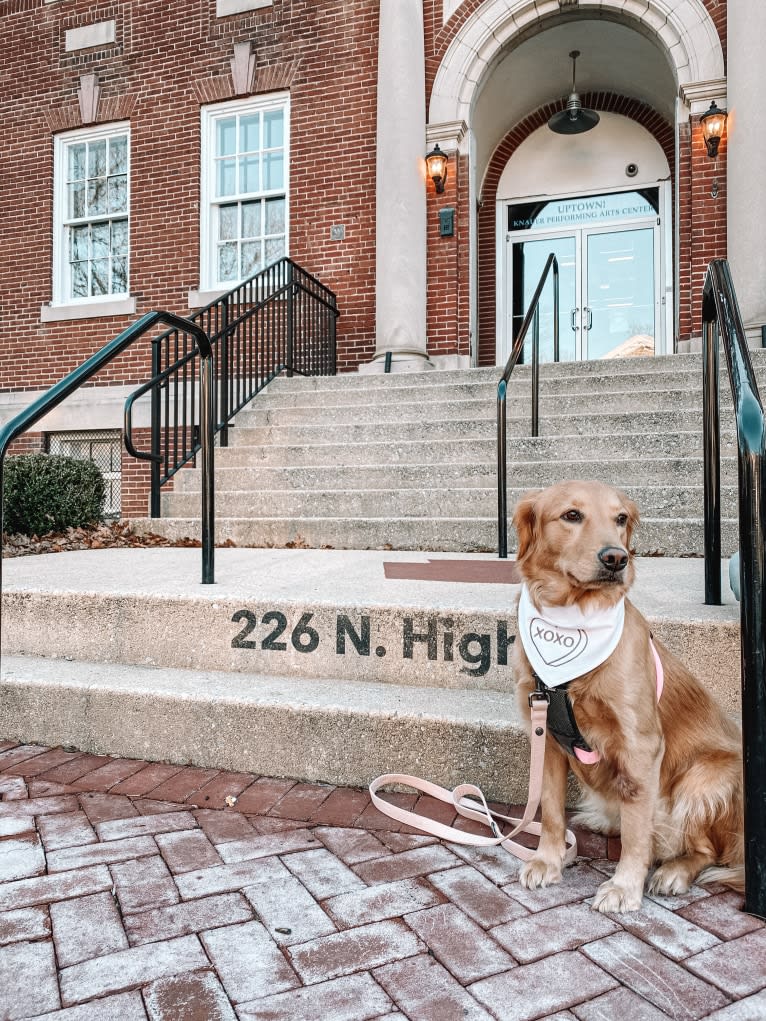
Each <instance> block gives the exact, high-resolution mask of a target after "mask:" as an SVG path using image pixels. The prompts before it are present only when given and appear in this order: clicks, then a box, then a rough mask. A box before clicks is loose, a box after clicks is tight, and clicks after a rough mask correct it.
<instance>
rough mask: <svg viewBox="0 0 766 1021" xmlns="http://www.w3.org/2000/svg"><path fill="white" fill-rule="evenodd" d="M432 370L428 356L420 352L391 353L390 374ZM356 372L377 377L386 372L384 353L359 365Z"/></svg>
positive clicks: (432, 365) (432, 366) (431, 363)
mask: <svg viewBox="0 0 766 1021" xmlns="http://www.w3.org/2000/svg"><path fill="white" fill-rule="evenodd" d="M433 368H434V364H433V362H431V361H429V358H428V355H427V354H425V353H424V352H422V351H406V350H405V351H391V372H392V373H394V372H426V371H428V370H430V369H433ZM357 371H358V372H361V373H363V374H365V375H378V374H380V373H384V372H385V371H386V352H385V351H383V352H381V353H380V354H376V355H375V357H374V358H373V359H372V361H371V362H366V363H365V364H364V365H360V366H359V368H358V370H357Z"/></svg>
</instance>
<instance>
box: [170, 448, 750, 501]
mask: <svg viewBox="0 0 766 1021" xmlns="http://www.w3.org/2000/svg"><path fill="white" fill-rule="evenodd" d="M225 456H226V452H225V451H218V452H217V465H216V470H215V474H216V488H217V490H218V491H219V492H223V491H224V490H237V489H247V490H251V491H253V492H262V491H270V490H279V489H293V490H320V489H322V490H328V489H353V488H359V489H380V488H383V489H396V490H401V489H441V488H458V489H466V488H469V487H472V486H477V487H480V488H481V487H493V486H496V484H497V466H496V464H495V462H494V461H492V462H487V463H486V464H411V465H410V464H389V465H334V464H333V465H305V466H303V467H291V466H281V465H279V466H267V467H257V468H248V467H231V468H229V467H222V466H221V460H223V459H224V458H225ZM702 475H703V465H702V459H701V458H694V457H686V458H684V457H664V458H625V459H622V460H612V461H603V460H602V461H582V460H578V461H558V462H550V461H544V462H540V461H522V462H519V461H509V463H508V474H507V477H508V484H509V485H512V486H518V487H522V488H525V489H532V488H537V487H538V486H546V485H551V484H552V483H554V482H560V481H561V480H562V479H598V480H600V481H602V482H609V483H610V484H611V485H615V486H618V487H623V488H624V487H625V486H630V485H633V486H635V485H640V484H642V483H646V482H648V481H651V482H654V483H656V484H658V485H659V484H667V483H675V484H678V485H689V486H701V485H702ZM721 479H722V482H723V484H724V485H730V486H731V485H736V482H737V462H736V459H735V458H733V457H728V458H723V459H722V461H721ZM200 480H201V476H200V472H199V471H198V470H188V471H183V472H180V473H179V474H178V475H176V476H175V479H174V483H175V492H176V493H197V494H199V491H200Z"/></svg>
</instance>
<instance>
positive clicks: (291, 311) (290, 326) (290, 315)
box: [285, 262, 295, 378]
mask: <svg viewBox="0 0 766 1021" xmlns="http://www.w3.org/2000/svg"><path fill="white" fill-rule="evenodd" d="M293 301H294V285H293V264H292V263H291V262H288V263H287V350H286V353H285V361H286V363H287V375H288V378H289V377H292V374H293V340H294V336H293V331H294V330H295V308H294V306H293Z"/></svg>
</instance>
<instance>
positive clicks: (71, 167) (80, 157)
mask: <svg viewBox="0 0 766 1021" xmlns="http://www.w3.org/2000/svg"><path fill="white" fill-rule="evenodd" d="M84 179H85V143H84V142H79V143H78V144H77V145H69V146H67V180H68V181H82V180H84Z"/></svg>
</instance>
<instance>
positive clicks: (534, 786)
mask: <svg viewBox="0 0 766 1021" xmlns="http://www.w3.org/2000/svg"><path fill="white" fill-rule="evenodd" d="M649 645H650V646H651V650H652V656H653V657H654V667H655V671H656V674H657V701H658V702H659V700H660V697H661V695H662V689H663V687H664V684H665V671H664V670H663V667H662V661H661V660H660V657H659V655H658V653H657V649H656V648H655V646H654V642H653V641H652V640H651V638H650V639H649ZM534 694H535V693H534V692H533V693H532V694H531V695H530V696H529V707H530V714H531V718H532V730H531V733H530V744H531V754H530V760H529V791H528V794H527V807H526V808H525V809H524V814H523V816H522V817H521V819H514V818H512V817H511V816H507V815H501V814H500V813H499V812H493V811H492V810H491V809H490V807H489V805H488V804H487V801H486V798H485V797H484V795H483V794H482V792H481V790H480V789H479V788H478V787H476V786H475V784H472V783H461V784H458V786H457V787H455V788H454V790H451V791H450V790H447V788H446V787H440V786H439V785H438V784H435V783H431V782H430V781H428V780H421V779H420V778H419V777H417V776H409V775H408V774H407V773H384V774H383V775H382V776H379V777H377V778H376V779H375V780H373V781H372V783H371V784H370V797H371V798H372V803H373V805H375V807H376V808H377V809H378V811H379V812H382V813H383V814H384V815H387V816H389V817H390V818H391V819H396V820H397V822H403V823H406V824H407V825H408V826H414V827H416V828H417V829H419V830H422V831H423V832H424V833H431V834H433V835H434V836H436V837H441V839H442V840H448V841H451V842H452V843H453V844H468V845H470V846H472V847H497V845H498V844H499V845H500V846H501V847H504V848H505V849H506V851H509V852H510V853H511V854H513V855H515V856H516V857H517V858H520V859H521V860H522V861H529V860H530V859H531V858H532V857H534V855H535V851H536V849H535V848H529V847H525V846H524V845H523V844H520V843H518V842H517V841H515V840H514V839H513V837H515V836H516V835H517V834H519V833H530V834H532V835H533V836H536V837H539V836H540V828H541V827H540V823H539V822H534V821H533V820H534V817H535V813H536V812H537V808H538V806H539V804H540V796H541V794H542V787H543V765H544V763H545V739H546V732H547V727H546V720H547V716H548V702H547V700H546V699H545V698H535V697H534ZM576 754H577V758H578V759H579V760H580V761H581V762H583V763H586V764H588V765H592V764H594V763H596V762H598V761H599V759H600V758H601V756H600V754H599V753H598V752H595V751H592V752H585V751H581V750H580V749H577V750H576ZM389 784H397V785H402V786H406V787H411V788H413V789H414V790H416V791H420V792H421V793H423V794H427V795H428V796H429V797H431V798H436V799H437V800H438V801H443V802H445V803H446V804H448V805H452V807H453V808H454V809H455V811H456V812H457V814H458V815H462V816H463V817H464V818H466V819H472V820H473V821H475V822H480V823H483V824H484V825H485V826H486V827H487V828H488V829H489V830H491V832H492V834H493V835H492V836H491V837H484V836H480V835H479V834H476V833H466V832H464V831H463V830H458V829H455V827H454V826H446V825H445V824H444V823H440V822H437V821H436V820H435V819H429V818H427V817H426V816H423V815H418V813H417V812H410V811H409V810H408V809H406V808H399V807H398V806H397V805H392V804H391V802H390V801H385V800H384V799H383V798H382V797H380V796H379V795H378V791H379V790H380V788H381V787H386V786H388V785H389ZM497 819H500V820H502V821H503V822H507V823H510V824H511V825H512V826H513V827H514V828H513V829H512V830H511V831H510V833H506V834H503V833H502V831H501V830H500V827H499V826H498V825H497V822H496V821H495V820H497ZM564 839H565V840H566V848H567V849H566V853H565V855H564V861H563V864H564V865H569V864H570V862H572V861H573V860H574V859H575V858H576V857H577V839H576V837H575V835H574V833H572V831H571V830H567V831H566V833H565V837H564Z"/></svg>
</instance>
